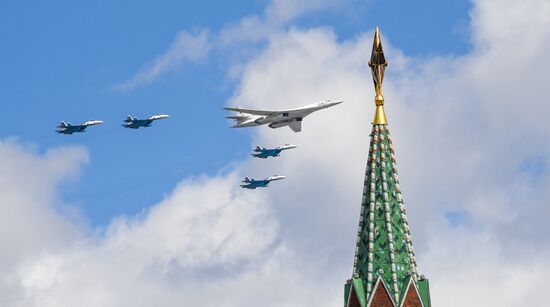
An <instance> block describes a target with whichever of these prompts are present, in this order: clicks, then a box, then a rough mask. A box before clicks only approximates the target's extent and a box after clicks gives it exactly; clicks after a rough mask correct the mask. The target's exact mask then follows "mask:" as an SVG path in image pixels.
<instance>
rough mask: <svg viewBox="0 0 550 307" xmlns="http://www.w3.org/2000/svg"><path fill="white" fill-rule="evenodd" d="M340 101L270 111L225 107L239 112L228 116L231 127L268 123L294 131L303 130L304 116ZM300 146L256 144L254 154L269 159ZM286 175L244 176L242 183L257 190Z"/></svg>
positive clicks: (246, 187)
mask: <svg viewBox="0 0 550 307" xmlns="http://www.w3.org/2000/svg"><path fill="white" fill-rule="evenodd" d="M342 102H344V101H342V100H340V101H334V102H333V101H330V100H326V101H321V102H317V103H313V104H310V105H307V106H304V107H301V108H296V109H289V110H279V111H272V110H271V111H270V110H253V109H243V108H240V107H238V108H237V107H228V108H224V109H225V110H228V111H233V112H237V114H236V115H230V116H226V118H228V119H233V120H235V125H234V126H232V127H231V128H246V127H255V126H261V125H268V127H270V128H273V129H276V128H280V127H284V126H288V127H289V128H290V129H292V131H294V132H300V131H302V121H303V119H304V117H306V116H308V115H309V114H311V113H313V112H316V111H319V110H323V109H326V108H330V107H332V106H335V105H338V104H341V103H342ZM296 147H298V146H297V145H290V144H285V145H282V146H279V147H277V148H265V147H260V146H256V148H255V149H254V152H253V153H252V156H253V157H255V158H259V159H267V158H269V157H274V158H275V157H278V156H279V155H280V154H281V152H282V151H284V150H288V149H293V148H296ZM285 178H286V176H278V175H274V176H271V177H267V178H265V179H261V180H256V179H253V178H248V177H244V180H243V181H242V182H243V183H244V184H241V187H242V188H244V189H251V190H255V189H256V188H265V187H267V186H268V185H269V183H270V182H272V181H275V180H281V179H285Z"/></svg>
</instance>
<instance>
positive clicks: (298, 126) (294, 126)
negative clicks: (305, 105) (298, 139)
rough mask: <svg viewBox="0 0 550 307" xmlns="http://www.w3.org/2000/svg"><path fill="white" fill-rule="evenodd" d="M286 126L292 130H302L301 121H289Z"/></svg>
mask: <svg viewBox="0 0 550 307" xmlns="http://www.w3.org/2000/svg"><path fill="white" fill-rule="evenodd" d="M288 126H289V127H290V129H292V131H294V132H300V131H302V122H301V121H295V122H290V123H289V124H288Z"/></svg>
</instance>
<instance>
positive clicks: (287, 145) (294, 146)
mask: <svg viewBox="0 0 550 307" xmlns="http://www.w3.org/2000/svg"><path fill="white" fill-rule="evenodd" d="M284 147H285V148H286V149H292V148H297V147H298V145H292V144H286V145H285V146H284Z"/></svg>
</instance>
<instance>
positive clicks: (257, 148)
mask: <svg viewBox="0 0 550 307" xmlns="http://www.w3.org/2000/svg"><path fill="white" fill-rule="evenodd" d="M254 151H255V152H260V151H262V148H261V147H260V145H256V148H255V149H254Z"/></svg>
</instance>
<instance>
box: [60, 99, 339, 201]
mask: <svg viewBox="0 0 550 307" xmlns="http://www.w3.org/2000/svg"><path fill="white" fill-rule="evenodd" d="M342 102H343V101H334V102H333V101H330V100H326V101H321V102H317V103H313V104H310V105H307V106H304V107H301V108H296V109H288V110H279V111H273V110H253V109H243V108H236V107H228V108H224V109H225V110H228V111H233V112H237V114H236V115H231V116H227V117H226V118H229V119H233V120H235V121H236V123H235V125H234V126H232V127H231V128H246V127H255V126H261V125H268V127H270V128H273V129H276V128H280V127H284V126H288V127H289V128H290V129H292V131H294V132H300V131H302V121H303V119H304V118H305V117H306V116H308V115H310V114H311V113H313V112H316V111H319V110H323V109H326V108H330V107H333V106H335V105H338V104H341V103H342ZM169 117H170V115H166V114H157V115H153V116H150V117H148V118H144V119H138V118H135V117H133V116H131V115H128V116H127V117H126V119H125V120H124V121H123V124H122V127H124V128H129V129H139V128H141V127H143V128H148V127H151V124H152V123H153V122H154V121H156V120H159V119H165V118H169ZM103 123H104V122H103V121H101V120H89V121H87V122H84V123H82V124H79V125H71V123H69V122H64V121H62V122H61V123H60V124H59V126H57V130H55V131H56V132H57V133H60V134H69V135H70V134H73V133H83V132H86V128H88V127H89V126H95V125H100V124H103ZM297 147H298V146H297V145H291V144H285V145H282V146H279V147H276V148H265V147H260V146H256V148H255V149H254V150H253V153H252V156H253V157H255V158H259V159H267V158H269V157H273V158H275V157H278V156H279V155H280V154H281V152H283V151H285V150H289V149H294V148H297ZM285 178H286V176H278V175H274V176H271V177H267V178H265V179H261V180H257V179H254V178H249V177H245V178H244V180H243V181H242V182H243V183H244V184H242V185H241V187H242V188H245V189H251V190H254V189H256V188H264V187H267V186H268V185H269V183H270V182H272V181H276V180H282V179H285Z"/></svg>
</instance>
